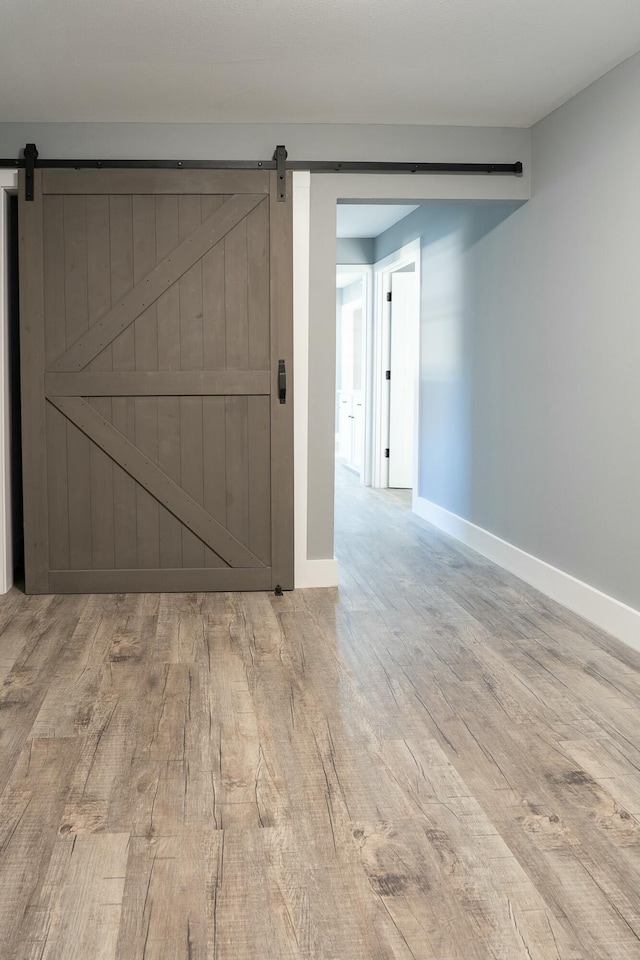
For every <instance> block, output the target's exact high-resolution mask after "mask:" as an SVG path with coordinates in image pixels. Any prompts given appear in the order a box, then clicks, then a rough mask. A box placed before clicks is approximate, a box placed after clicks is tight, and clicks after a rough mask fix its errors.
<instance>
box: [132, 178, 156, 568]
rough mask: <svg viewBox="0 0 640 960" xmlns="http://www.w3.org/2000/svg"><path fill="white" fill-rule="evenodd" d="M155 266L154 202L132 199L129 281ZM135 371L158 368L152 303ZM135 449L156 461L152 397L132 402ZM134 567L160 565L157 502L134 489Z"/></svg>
mask: <svg viewBox="0 0 640 960" xmlns="http://www.w3.org/2000/svg"><path fill="white" fill-rule="evenodd" d="M155 265H156V203H155V197H154V196H153V195H145V196H138V197H134V198H133V281H134V283H139V282H140V281H141V280H143V279H144V277H145V276H147V274H149V273H150V272H151V271H152V270H153V268H154V267H155ZM133 332H134V338H135V368H136V370H157V369H158V317H157V307H156V304H155V303H154V304H152V305H151V306H150V307H149V308H148V309H147V310H145V311H144V313H143V314H142V315H141V316H139V317H138V318H137V320H136V321H135V323H134V324H133ZM134 416H135V437H136V446H137V447H138V448H139V449H140V450H141V451H142V452H143V453H144V454H145V455H146V456H147V457H149V458H150V459H151V460H152V461H153V462H154V463H157V461H158V404H157V400H156V398H155V397H136V398H135V400H134ZM136 524H137V526H136V535H137V542H138V566H139V567H140V568H142V569H153V568H156V567H159V566H160V519H159V512H158V503H157V501H156V500H155V499H154V498H153V497H152V496H151V495H150V494H149V493H147V491H146V490H143V489H142V488H141V487H140V486H136Z"/></svg>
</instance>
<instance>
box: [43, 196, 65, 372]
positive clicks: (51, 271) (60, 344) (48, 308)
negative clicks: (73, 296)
mask: <svg viewBox="0 0 640 960" xmlns="http://www.w3.org/2000/svg"><path fill="white" fill-rule="evenodd" d="M42 207H43V230H44V327H45V329H44V341H45V363H46V366H47V367H48V366H50V365H51V364H52V363H53V361H54V360H55V359H56V358H57V357H59V356H60V354H62V353H64V351H65V350H66V348H67V333H66V324H65V312H66V311H65V296H64V277H65V273H64V250H65V246H64V197H43V198H42Z"/></svg>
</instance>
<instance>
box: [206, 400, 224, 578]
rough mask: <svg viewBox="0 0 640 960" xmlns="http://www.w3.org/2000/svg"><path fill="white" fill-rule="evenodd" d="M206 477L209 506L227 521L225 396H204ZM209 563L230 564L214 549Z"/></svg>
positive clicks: (220, 519)
mask: <svg viewBox="0 0 640 960" xmlns="http://www.w3.org/2000/svg"><path fill="white" fill-rule="evenodd" d="M202 435H203V438H204V449H203V480H204V491H203V492H204V500H203V506H204V508H205V510H206V511H207V512H208V513H210V514H211V516H212V517H214V518H215V519H216V520H217V521H218V523H221V524H222V525H223V526H225V527H226V525H227V498H226V416H225V400H224V397H203V398H202ZM205 566H206V567H217V566H226V564H225V563H224V561H222V560H221V559H220V558H219V557H218V556H216V554H214V553H213V552H212V551H211V550H207V551H206V553H205Z"/></svg>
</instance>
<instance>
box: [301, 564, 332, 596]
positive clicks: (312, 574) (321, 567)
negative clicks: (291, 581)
mask: <svg viewBox="0 0 640 960" xmlns="http://www.w3.org/2000/svg"><path fill="white" fill-rule="evenodd" d="M337 586H338V561H337V560H336V559H333V560H301V561H299V562H298V563H297V564H296V590H297V589H298V588H299V587H337Z"/></svg>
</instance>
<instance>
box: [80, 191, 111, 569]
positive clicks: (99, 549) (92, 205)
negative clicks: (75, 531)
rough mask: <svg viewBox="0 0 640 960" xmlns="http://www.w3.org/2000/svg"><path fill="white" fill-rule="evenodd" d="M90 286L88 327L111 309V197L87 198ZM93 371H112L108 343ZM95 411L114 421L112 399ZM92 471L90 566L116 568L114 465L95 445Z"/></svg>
mask: <svg viewBox="0 0 640 960" xmlns="http://www.w3.org/2000/svg"><path fill="white" fill-rule="evenodd" d="M87 286H88V309H89V326H91V325H92V324H93V323H95V322H96V321H97V320H98V319H99V318H100V317H101V316H102V314H103V313H106V311H107V310H108V309H109V308H110V306H111V248H110V228H109V198H108V197H106V196H90V197H87ZM89 369H90V370H96V371H99V370H112V369H113V351H112V347H111V344H109V345H108V346H107V347H106V348H105V349H104V350H103V351H102V352H101V353H100V354H98V356H97V357H96V358H95V359H94V360H92V361H91V363H90V365H89ZM91 403H92V405H93V406H94V407H95V408H96V410H97V411H98V412H99V413H101V414H102V415H103V416H104V417H106V419H107V420H111V415H112V409H111V398H110V397H96V398H95V399H93V400H92V401H91ZM90 471H91V566H92V567H93V569H111V568H112V567H114V566H115V536H114V514H113V463H112V461H111V460H110V458H109V457H107V456H106V454H104V453H103V451H102V450H100V449H99V448H98V447H97V446H96V445H95V444H91V447H90Z"/></svg>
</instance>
